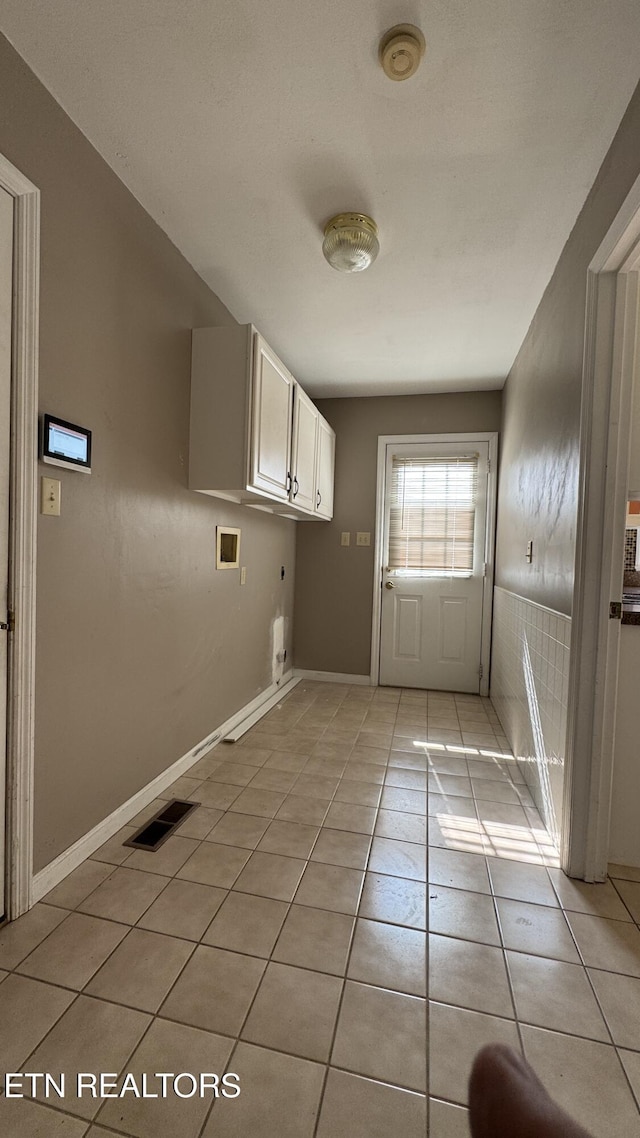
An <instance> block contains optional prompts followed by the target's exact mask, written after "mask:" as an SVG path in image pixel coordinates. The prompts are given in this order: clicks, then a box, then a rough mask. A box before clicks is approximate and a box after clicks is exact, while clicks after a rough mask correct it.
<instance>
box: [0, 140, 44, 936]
mask: <svg viewBox="0 0 640 1138" xmlns="http://www.w3.org/2000/svg"><path fill="white" fill-rule="evenodd" d="M0 188H2V189H3V190H5V191H6V192H7V193H8V194H10V195H11V196H12V198H13V214H14V217H13V321H12V324H13V327H12V366H11V373H12V374H11V472H10V481H11V490H10V510H9V513H10V547H11V563H10V571H9V607H10V610H11V612H12V614H13V618H14V630H13V632H12V633H11V635H10V643H9V660H8V668H9V692H8V694H9V699H8V705H7V794H6V802H7V844H6V851H7V866H6V870H7V873H6V881H7V892H6V903H5V910H6V914H7V916H8V917H9V918H10V919H15V918H16V917H19V916H20V915H21V914H22V913H24V912H26V910H27V909H28V908H29V907H30V905H31V898H32V876H33V764H34V720H35V599H36V523H37V474H38V465H37V463H38V430H37V425H38V310H39V287H40V273H39V267H40V191H39V190H38V189H37V187H36V186H34V185H33V183H32V182H30V181H29V179H28V178H26V177H25V176H24V175H23V174H22V173H21V172H20V171H19V170H17V169H16V167H15V166H14V165H13V164H12V163H11V162H9V161H7V159H6V158H4V157H3V156H2V155H0ZM0 619H1V618H0Z"/></svg>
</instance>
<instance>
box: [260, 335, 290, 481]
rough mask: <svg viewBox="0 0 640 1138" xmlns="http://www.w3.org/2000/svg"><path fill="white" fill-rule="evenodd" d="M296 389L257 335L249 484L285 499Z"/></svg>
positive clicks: (285, 371)
mask: <svg viewBox="0 0 640 1138" xmlns="http://www.w3.org/2000/svg"><path fill="white" fill-rule="evenodd" d="M293 386H294V380H293V377H292V376H291V375H289V372H288V371H287V369H286V368H285V367H284V365H283V364H282V363H281V362H280V360H279V359H278V358H277V356H274V355H273V353H272V352H271V350H270V349H269V348H268V346H267V344H266V343H265V342H264V340H263V339H262V337H261V336H258V335H256V341H255V359H254V374H253V384H252V391H251V398H252V424H251V427H252V429H251V479H250V484H251V486H254V487H255V488H256V489H257V490H264V491H265V492H267V493H268V494H269V495H270V496H272V497H276V498H284V499H287V498H288V497H289V481H290V471H289V456H290V453H291V408H292V404H293Z"/></svg>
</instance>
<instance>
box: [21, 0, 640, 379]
mask: <svg viewBox="0 0 640 1138" xmlns="http://www.w3.org/2000/svg"><path fill="white" fill-rule="evenodd" d="M0 13H1V15H0V26H1V28H2V31H3V32H4V33H5V35H6V36H7V37H8V39H9V40H10V41H11V43H13V45H14V46H15V47H16V49H17V50H18V51H19V52H20V54H21V55H22V56H23V57H24V58H25V60H26V61H27V63H28V64H29V65H30V66H31V67H32V69H33V70H34V71H35V72H36V74H37V75H38V76H39V77H40V78H41V79H42V81H43V82H44V84H45V86H46V87H47V88H48V89H49V90H50V91H51V92H52V93H53V95H54V96H55V97H56V99H57V100H58V101H59V102H60V103H61V104H62V106H63V107H64V109H65V110H66V111H67V113H68V114H69V115H70V116H71V118H72V119H73V120H74V121H75V122H76V123H77V124H78V126H79V127H80V129H81V130H82V131H83V132H84V133H85V135H86V136H87V137H88V138H89V139H90V140H91V142H92V143H93V144H94V145H95V146H96V148H97V149H98V150H99V151H100V153H101V154H102V155H103V156H104V158H105V159H106V161H107V162H108V163H109V164H110V165H111V166H112V167H113V169H114V170H115V171H116V173H117V174H118V175H119V177H120V178H121V179H122V180H123V181H124V182H125V183H126V185H127V186H128V187H129V188H130V189H131V191H132V192H133V193H134V194H135V196H136V197H137V198H138V199H139V201H140V202H141V203H142V205H143V206H144V207H145V208H146V209H147V210H148V212H149V213H150V214H151V215H152V217H154V218H155V220H156V221H157V222H158V224H159V225H160V226H161V227H162V228H163V229H164V230H165V232H166V233H167V234H168V235H169V237H170V238H171V239H172V241H173V242H174V243H175V244H176V245H177V246H178V248H179V249H180V250H181V251H182V252H183V253H184V255H185V256H186V258H187V259H188V260H189V261H190V263H191V264H192V265H193V266H194V267H195V268H196V269H197V271H198V272H199V273H200V275H201V276H202V277H203V278H204V279H205V280H206V281H207V283H208V284H209V285H210V286H211V288H212V289H213V290H214V291H215V292H216V293H217V294H218V295H219V296H220V298H221V299H222V300H223V301H224V303H225V304H226V305H227V306H228V308H229V309H230V310H231V312H232V313H233V315H234V316H235V317H236V318H237V319H238V320H239V321H242V322H246V321H252V322H253V323H254V324H255V325H256V326H257V327H258V328H259V329H260V331H261V332H262V333H263V335H264V336H265V337H266V339H267V340H268V341H269V342H270V343H271V344H272V346H273V347H274V348H275V350H276V351H277V352H278V353H279V354H280V355H281V356H282V358H283V360H284V361H285V363H286V364H287V365H288V366H289V368H290V369H291V370H292V372H293V373H294V375H295V376H296V377H297V378H298V379H300V380H301V382H302V383H303V384H304V386H305V387H306V388H307V390H308V391H309V393H310V394H311V395H314V396H316V397H318V396H340V395H388V394H405V393H412V392H425V391H456V390H470V389H482V388H497V387H501V386H502V384H503V382H504V379H505V377H506V375H507V373H508V371H509V368H510V366H511V364H512V362H513V359H514V357H515V355H516V352H517V350H518V348H519V347H520V344H521V343H522V340H523V338H524V336H525V333H526V331H527V328H528V325H529V323H530V321H531V318H532V316H533V314H534V311H535V309H536V306H537V304H538V302H539V300H540V297H541V295H542V293H543V291H544V288H545V286H546V284H547V282H548V280H549V278H550V276H551V273H552V271H553V268H554V266H555V264H556V262H557V260H558V257H559V255H560V253H561V250H562V247H563V245H564V243H565V241H566V239H567V237H568V235H569V232H570V230H571V227H572V225H573V223H574V221H575V219H576V217H577V215H578V213H579V210H580V208H581V206H582V204H583V202H584V200H585V198H586V196H587V193H588V190H589V188H590V186H591V184H592V182H593V180H594V178H595V176H596V173H597V171H598V169H599V166H600V164H601V162H602V159H603V158H604V155H605V153H606V151H607V149H608V147H609V144H610V143H611V140H612V138H613V136H614V134H615V131H616V128H617V126H618V123H619V121H620V119H621V118H622V115H623V113H624V111H625V109H626V106H627V104H628V102H629V99H630V98H631V95H632V93H633V90H634V88H635V86H636V83H637V82H638V80H639V79H640V52H639V49H638V45H639V43H640V4H638V2H637V0H607V2H606V3H602V0H562V3H558V0H482V2H481V3H478V0H429V2H424V0H423V2H420V0H406V2H402V3H400V2H399V0H376V3H375V4H372V3H371V2H370V0H349V3H347V4H345V3H344V2H343V0H322V2H320V3H319V2H318V0H271V2H267V0H232V2H231V3H230V2H229V0H136V2H135V3H132V2H131V0H108V2H107V3H105V2H104V0H55V2H54V3H52V2H51V0H2V4H1V7H0ZM407 21H408V22H412V23H415V24H418V25H419V26H420V27H421V28H422V31H423V32H424V35H425V37H426V41H427V50H426V55H425V59H424V61H423V63H422V67H421V69H420V71H419V72H418V74H417V75H416V76H415V77H414V78H412V79H410V80H408V81H406V82H404V83H394V82H391V81H390V80H388V79H387V78H385V76H384V74H383V72H382V70H381V68H380V66H379V64H378V60H377V45H378V42H379V39H380V37H381V35H382V33H383V32H385V31H386V30H387V29H388V28H389V27H391V26H392V25H393V24H396V23H399V22H407ZM344 210H361V211H364V212H367V213H370V214H371V215H372V216H373V217H374V218H375V219H376V221H377V223H378V226H379V231H380V242H381V253H380V256H379V258H378V260H377V262H376V263H375V265H374V266H373V267H372V268H371V269H370V270H369V271H367V272H365V273H358V274H351V275H344V274H340V273H337V272H335V270H333V269H331V268H330V267H329V266H328V265H327V264H326V262H325V261H324V259H323V257H322V254H321V240H322V230H323V226H324V223H325V222H326V221H327V220H328V218H329V217H331V216H332V215H333V214H335V213H338V212H341V211H344Z"/></svg>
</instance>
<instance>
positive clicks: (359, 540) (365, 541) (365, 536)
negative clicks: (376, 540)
mask: <svg viewBox="0 0 640 1138" xmlns="http://www.w3.org/2000/svg"><path fill="white" fill-rule="evenodd" d="M356 545H371V534H370V533H360V532H359V531H358V533H356Z"/></svg>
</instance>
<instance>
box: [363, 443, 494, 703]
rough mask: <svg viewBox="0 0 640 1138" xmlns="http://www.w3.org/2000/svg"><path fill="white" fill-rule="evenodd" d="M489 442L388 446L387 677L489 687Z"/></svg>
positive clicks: (383, 676) (383, 665)
mask: <svg viewBox="0 0 640 1138" xmlns="http://www.w3.org/2000/svg"><path fill="white" fill-rule="evenodd" d="M488 459H489V444H488V442H485V441H475V440H474V441H473V442H472V443H468V442H457V443H456V442H453V443H450V442H447V443H437V442H436V443H412V444H405V445H397V444H390V445H388V446H387V457H386V473H385V520H384V537H383V565H384V568H383V572H382V581H381V585H382V604H381V629H380V683H381V684H389V685H391V686H393V687H413V688H430V689H432V690H440V691H459V692H475V693H477V692H479V690H480V678H481V671H480V662H481V650H482V624H483V620H482V617H483V595H484V573H485V561H486V552H485V549H486V541H487V535H486V528H487V527H486V518H487V475H488V468H489V463H488Z"/></svg>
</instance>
